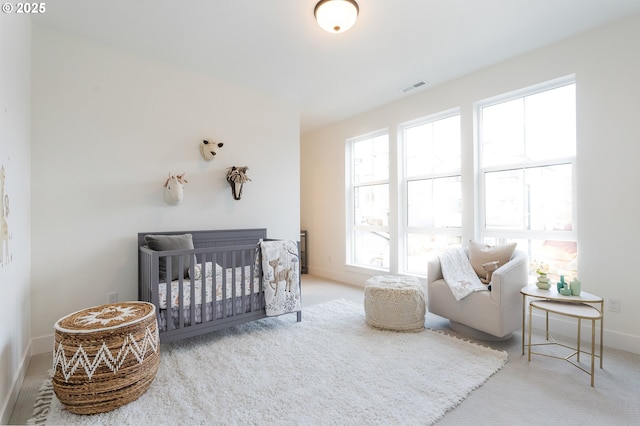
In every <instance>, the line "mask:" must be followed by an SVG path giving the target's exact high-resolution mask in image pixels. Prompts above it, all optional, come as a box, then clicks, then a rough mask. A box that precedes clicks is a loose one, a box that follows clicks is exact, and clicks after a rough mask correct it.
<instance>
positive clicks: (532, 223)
mask: <svg viewBox="0 0 640 426" xmlns="http://www.w3.org/2000/svg"><path fill="white" fill-rule="evenodd" d="M575 114H576V112H575V84H565V85H562V86H560V87H552V88H545V90H543V91H538V92H533V93H531V94H527V95H525V96H520V97H518V98H516V99H510V100H507V101H504V102H500V103H496V104H492V105H488V106H484V107H481V108H480V112H479V115H480V128H481V133H480V151H481V160H480V179H481V182H482V185H481V191H482V195H483V196H482V201H483V205H484V209H483V210H481V211H480V212H479V213H480V214H481V217H482V218H483V228H482V229H481V233H482V236H483V238H484V240H485V242H487V243H501V242H517V243H518V248H519V249H521V250H524V251H526V252H527V253H528V254H529V258H530V259H531V261H532V268H531V269H532V270H535V269H536V268H537V267H538V266H539V265H540V264H544V265H545V267H546V268H548V269H549V272H550V274H551V275H552V276H554V277H557V276H558V275H561V274H564V275H575V274H576V273H577V271H576V268H577V242H576V241H577V237H576V230H575V203H574V199H575V197H574V194H575V189H574V188H575V182H574V177H575V173H574V169H575V156H576V118H575V116H576V115H575Z"/></svg>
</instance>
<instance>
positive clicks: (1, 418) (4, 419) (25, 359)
mask: <svg viewBox="0 0 640 426" xmlns="http://www.w3.org/2000/svg"><path fill="white" fill-rule="evenodd" d="M30 360H31V345H29V346H27V350H26V351H24V354H23V356H22V360H21V362H20V367H19V368H18V370H17V372H16V377H14V378H13V384H12V385H11V390H10V391H9V393H8V394H7V397H6V398H5V400H4V401H2V411H0V413H1V414H0V424H3V425H8V424H9V420H10V419H11V414H12V413H13V407H14V405H15V404H16V401H17V400H18V394H19V393H20V388H22V383H23V382H24V378H25V376H26V375H27V369H28V368H29V361H30Z"/></svg>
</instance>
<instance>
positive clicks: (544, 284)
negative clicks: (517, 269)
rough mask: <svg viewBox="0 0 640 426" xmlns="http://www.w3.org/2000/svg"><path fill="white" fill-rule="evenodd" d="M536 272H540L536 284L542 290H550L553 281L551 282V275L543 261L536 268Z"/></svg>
mask: <svg viewBox="0 0 640 426" xmlns="http://www.w3.org/2000/svg"><path fill="white" fill-rule="evenodd" d="M536 274H538V279H537V281H536V286H537V287H538V288H539V289H541V290H549V289H550V288H551V283H550V282H549V277H547V268H546V266H545V265H544V264H543V263H541V264H540V266H539V267H538V268H537V269H536Z"/></svg>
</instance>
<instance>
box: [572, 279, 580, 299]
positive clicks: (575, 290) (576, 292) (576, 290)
mask: <svg viewBox="0 0 640 426" xmlns="http://www.w3.org/2000/svg"><path fill="white" fill-rule="evenodd" d="M581 287H582V284H581V283H580V281H579V280H578V277H574V278H573V279H572V280H571V282H570V283H569V288H570V289H571V295H572V296H580V290H581Z"/></svg>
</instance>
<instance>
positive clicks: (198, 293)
mask: <svg viewBox="0 0 640 426" xmlns="http://www.w3.org/2000/svg"><path fill="white" fill-rule="evenodd" d="M251 268H252V266H245V267H244V278H245V282H246V283H245V291H244V295H245V296H246V295H249V294H251V290H252V288H251ZM242 269H243V268H242V267H237V268H235V288H236V292H235V295H236V297H237V296H240V295H241V294H242ZM217 272H218V273H216V275H215V284H216V301H220V300H222V282H223V274H222V271H221V270H218V271H217ZM208 275H209V274H207V276H206V278H205V297H206V301H207V303H211V302H212V301H213V300H212V295H213V292H212V288H213V281H214V277H213V276H208ZM196 276H197V277H198V278H197V279H194V281H195V282H194V284H195V297H196V305H200V304H201V303H202V279H201V278H200V276H199V274H197V275H196ZM232 281H233V268H228V269H227V270H226V286H225V287H226V288H225V292H226V293H225V296H226V298H227V299H229V298H231V297H233V291H232V287H231V284H232ZM253 283H254V284H253V292H254V293H258V292H259V291H260V288H259V287H260V280H259V278H258V277H257V276H256V274H255V273H254V279H253ZM182 286H183V290H184V303H185V306H189V305H190V304H191V280H190V279H189V278H184V280H183V282H182ZM158 287H159V289H158V294H159V296H160V309H166V308H167V284H166V283H160V284H159V286H158ZM179 288H180V281H179V280H175V281H172V282H171V307H172V308H177V307H178V306H179V305H180V293H179V291H178V290H179Z"/></svg>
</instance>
